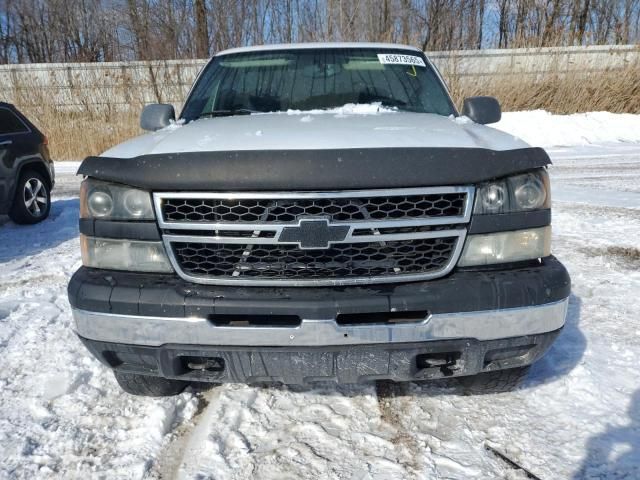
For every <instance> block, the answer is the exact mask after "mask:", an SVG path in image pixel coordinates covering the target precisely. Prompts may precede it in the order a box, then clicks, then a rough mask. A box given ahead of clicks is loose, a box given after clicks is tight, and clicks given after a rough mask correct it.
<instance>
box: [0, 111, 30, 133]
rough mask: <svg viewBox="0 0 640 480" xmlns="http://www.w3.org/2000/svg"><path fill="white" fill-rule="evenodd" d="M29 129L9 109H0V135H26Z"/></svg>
mask: <svg viewBox="0 0 640 480" xmlns="http://www.w3.org/2000/svg"><path fill="white" fill-rule="evenodd" d="M28 131H29V128H27V126H26V125H25V124H24V122H23V121H22V120H20V118H18V117H17V116H16V115H15V114H14V113H13V112H12V111H11V110H9V109H8V108H0V135H6V134H9V133H26V132H28Z"/></svg>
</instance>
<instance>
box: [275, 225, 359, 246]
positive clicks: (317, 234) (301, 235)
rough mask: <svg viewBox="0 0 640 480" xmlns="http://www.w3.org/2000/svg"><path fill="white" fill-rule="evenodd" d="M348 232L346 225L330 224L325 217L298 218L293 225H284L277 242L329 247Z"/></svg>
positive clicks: (343, 237) (341, 239)
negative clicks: (296, 222)
mask: <svg viewBox="0 0 640 480" xmlns="http://www.w3.org/2000/svg"><path fill="white" fill-rule="evenodd" d="M347 233H349V226H348V225H330V224H329V220H327V219H326V218H318V219H314V220H300V222H299V223H298V225H296V226H294V227H284V228H283V229H282V233H280V237H278V242H279V243H297V244H298V246H299V247H300V248H305V249H312V248H315V249H321V248H329V247H330V246H331V244H332V243H335V242H341V241H343V240H344V239H345V238H346V237H347Z"/></svg>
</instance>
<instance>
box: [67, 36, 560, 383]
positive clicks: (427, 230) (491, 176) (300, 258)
mask: <svg viewBox="0 0 640 480" xmlns="http://www.w3.org/2000/svg"><path fill="white" fill-rule="evenodd" d="M500 116H501V113H500V106H499V105H498V102H497V101H496V100H495V99H493V98H491V97H473V98H468V99H466V100H465V101H464V105H463V109H462V112H461V113H459V112H458V111H457V110H456V107H455V105H454V104H453V102H452V100H451V98H450V96H449V94H448V92H447V89H446V86H445V84H444V82H443V80H442V78H441V77H440V75H439V73H438V71H437V69H436V68H435V67H434V66H433V65H432V64H431V62H430V61H429V59H428V58H427V57H425V55H424V54H423V53H422V52H421V51H419V50H417V49H415V48H412V47H406V46H399V45H390V44H369V43H352V44H300V45H275V46H263V47H254V48H239V49H233V50H227V51H223V52H220V53H218V54H217V55H215V56H214V57H213V58H212V59H211V61H210V62H209V63H208V64H207V66H206V67H205V68H204V69H203V70H202V72H201V73H200V75H199V76H198V78H197V80H196V82H195V84H194V86H193V88H192V90H191V92H190V93H189V95H188V97H187V99H186V102H185V104H184V108H183V110H182V113H181V114H180V116H179V118H177V119H176V118H175V114H174V109H173V107H172V106H170V105H163V104H158V105H149V106H147V107H145V109H144V111H143V113H142V117H141V126H142V127H143V128H145V129H147V130H150V131H151V133H148V134H146V135H143V136H140V137H138V138H134V139H132V140H129V141H127V142H124V143H122V144H120V145H118V146H115V147H114V148H112V149H110V150H108V151H107V152H105V153H104V154H103V155H101V156H99V157H89V158H87V159H85V161H84V162H83V163H82V166H81V167H80V170H79V174H81V175H84V176H85V179H84V181H83V183H82V188H81V212H80V217H81V218H80V232H81V246H82V259H83V266H82V267H81V268H80V269H79V270H78V271H77V272H76V273H75V275H74V276H73V278H72V279H71V282H70V284H69V288H68V292H69V300H70V303H71V305H72V307H73V315H74V319H75V331H76V333H77V334H78V336H79V337H80V339H81V340H82V342H84V344H85V345H86V346H87V348H88V349H89V350H90V351H91V353H92V354H93V355H95V356H96V357H97V358H98V359H99V360H100V361H101V362H103V363H104V364H105V365H107V366H108V367H110V368H112V369H113V370H114V373H115V376H116V379H117V380H118V382H119V384H120V385H121V386H122V388H123V389H124V390H126V391H127V392H130V393H133V394H141V395H171V394H175V393H178V392H180V391H181V390H182V389H184V388H185V386H186V385H188V383H189V382H193V381H197V382H214V383H215V382H248V383H254V382H260V383H262V382H267V383H269V382H279V383H285V384H314V383H316V382H335V383H358V382H365V381H373V380H379V379H390V380H395V381H418V380H431V379H438V378H444V377H456V378H459V380H460V381H461V382H462V384H463V385H464V387H465V388H466V389H468V390H469V391H471V392H480V391H486V390H490V391H499V390H505V389H508V388H512V387H514V386H515V385H516V384H517V383H518V381H519V380H520V379H522V378H523V377H524V375H525V374H526V372H527V368H528V366H529V365H530V364H531V363H532V362H534V361H535V360H537V359H538V358H540V357H541V356H542V355H543V354H544V352H545V351H546V350H547V349H548V348H549V346H550V345H551V343H552V342H553V340H554V339H555V338H556V336H557V335H558V333H559V332H560V330H561V329H562V327H563V325H564V322H565V315H566V310H567V302H568V297H569V293H570V279H569V276H568V273H567V271H566V270H565V268H564V267H563V266H562V264H561V263H560V262H559V261H558V260H556V259H555V258H554V257H553V256H552V255H551V252H550V240H551V227H550V224H551V212H550V205H551V199H550V190H549V178H548V175H547V170H546V168H547V165H548V164H549V163H550V160H549V157H548V156H547V154H546V153H545V151H544V150H542V149H540V148H532V147H530V146H529V145H527V144H526V143H524V142H523V141H521V140H519V139H517V138H514V137H513V136H511V135H508V134H506V133H503V132H500V131H498V130H495V129H492V128H490V127H487V126H485V125H484V124H490V123H493V122H496V121H498V120H499V119H500Z"/></svg>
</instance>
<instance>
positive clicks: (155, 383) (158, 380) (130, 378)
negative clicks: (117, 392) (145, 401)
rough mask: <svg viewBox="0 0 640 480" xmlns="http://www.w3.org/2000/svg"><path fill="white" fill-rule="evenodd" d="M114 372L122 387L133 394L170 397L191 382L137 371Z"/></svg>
mask: <svg viewBox="0 0 640 480" xmlns="http://www.w3.org/2000/svg"><path fill="white" fill-rule="evenodd" d="M113 374H114V375H115V377H116V380H117V381H118V385H120V388H122V389H123V390H124V391H125V392H127V393H130V394H131V395H141V396H145V397H168V396H171V395H177V394H179V393H181V392H182V391H183V390H184V389H185V388H186V387H187V385H189V382H183V381H182V380H170V379H168V378H162V377H151V376H148V375H138V374H135V373H126V372H118V371H114V372H113Z"/></svg>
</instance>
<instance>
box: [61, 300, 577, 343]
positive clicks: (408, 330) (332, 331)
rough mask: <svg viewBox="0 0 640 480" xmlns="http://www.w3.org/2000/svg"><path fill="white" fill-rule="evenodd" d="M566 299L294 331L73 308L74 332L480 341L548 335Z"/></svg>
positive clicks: (187, 338)
mask: <svg viewBox="0 0 640 480" xmlns="http://www.w3.org/2000/svg"><path fill="white" fill-rule="evenodd" d="M568 302H569V299H568V298H565V299H564V300H560V301H558V302H554V303H546V304H542V305H535V306H528V307H519V308H509V309H502V310H485V311H477V312H463V313H447V314H433V315H429V316H428V317H427V318H425V319H424V320H422V321H420V322H415V323H406V324H395V325H380V324H368V325H349V326H342V325H338V324H337V323H336V321H335V320H334V319H327V320H309V319H305V320H302V323H301V324H300V325H299V326H296V327H245V326H242V327H228V326H215V325H213V324H212V323H211V322H209V321H208V320H207V319H204V318H175V317H150V316H133V315H118V314H111V313H95V312H90V311H87V310H80V309H73V317H74V320H75V331H76V333H77V334H78V335H80V336H81V337H84V338H86V339H90V340H97V341H101V342H112V343H122V344H129V345H145V346H160V345H165V344H171V343H172V344H183V345H216V346H246V347H257V346H260V347H267V346H271V347H279V346H282V347H291V346H294V347H295V346H305V347H309V346H333V345H368V344H381V343H404V342H423V341H424V342H427V341H433V340H451V339H464V338H473V339H476V340H479V341H483V340H496V339H500V338H510V337H519V336H524V335H535V334H541V333H547V332H551V331H554V330H557V329H559V328H561V327H562V326H563V325H564V322H565V317H566V314H567V306H568Z"/></svg>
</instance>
